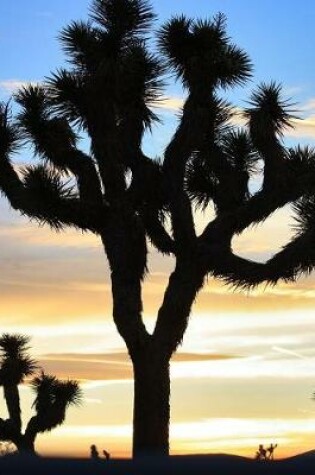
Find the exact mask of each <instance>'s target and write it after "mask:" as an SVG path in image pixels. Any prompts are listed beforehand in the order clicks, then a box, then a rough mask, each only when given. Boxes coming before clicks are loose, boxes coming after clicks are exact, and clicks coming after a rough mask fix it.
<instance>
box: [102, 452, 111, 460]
mask: <svg viewBox="0 0 315 475" xmlns="http://www.w3.org/2000/svg"><path fill="white" fill-rule="evenodd" d="M103 454H104V457H105V459H106V460H109V459H110V453H109V452H107V450H103Z"/></svg>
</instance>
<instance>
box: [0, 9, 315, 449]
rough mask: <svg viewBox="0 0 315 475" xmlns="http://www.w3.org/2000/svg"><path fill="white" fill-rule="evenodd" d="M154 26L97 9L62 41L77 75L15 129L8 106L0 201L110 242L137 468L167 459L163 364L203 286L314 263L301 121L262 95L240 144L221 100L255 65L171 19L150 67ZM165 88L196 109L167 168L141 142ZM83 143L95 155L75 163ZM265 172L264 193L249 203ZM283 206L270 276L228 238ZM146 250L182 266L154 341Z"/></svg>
mask: <svg viewBox="0 0 315 475" xmlns="http://www.w3.org/2000/svg"><path fill="white" fill-rule="evenodd" d="M153 19H154V14H153V12H152V9H151V7H150V5H149V3H148V2H147V1H146V0H93V1H92V6H91V10H90V18H89V21H88V22H72V23H71V24H70V25H69V26H68V27H66V28H65V29H64V30H63V31H62V33H61V37H60V38H61V42H62V44H63V47H64V50H65V52H66V54H67V55H68V57H69V59H70V64H71V66H70V67H69V69H68V70H66V69H60V70H58V71H57V72H56V73H54V74H52V75H51V77H50V78H49V79H47V80H46V81H45V83H44V84H42V85H40V86H29V87H26V88H24V89H22V90H21V91H20V92H19V93H18V94H17V96H16V100H17V102H18V104H19V105H20V107H21V110H20V113H19V116H18V117H17V120H15V121H14V120H11V118H10V112H9V108H8V106H7V105H3V106H2V108H1V114H0V190H1V191H2V192H3V193H4V194H5V195H6V196H7V198H8V199H9V201H10V203H11V205H12V207H13V208H14V209H17V210H20V212H22V213H23V214H24V215H27V216H29V217H31V218H34V219H36V220H38V221H39V222H40V223H48V224H49V225H50V226H51V227H52V228H55V229H57V230H60V229H63V228H65V227H67V226H72V227H74V228H77V229H80V230H83V231H90V232H92V233H95V234H97V235H99V236H100V239H101V241H102V244H103V247H104V250H105V252H106V255H107V258H108V261H109V265H110V269H111V281H112V294H113V318H114V321H115V324H116V326H117V329H118V332H119V333H120V335H121V336H122V337H123V339H124V340H125V342H126V346H127V349H128V352H129V355H130V357H131V360H132V363H133V367H134V380H135V387H134V391H135V398H134V414H133V420H134V434H133V452H134V455H138V454H141V453H159V454H167V453H168V450H169V418H170V406H169V395H170V377H169V361H170V358H171V356H172V354H173V353H174V352H175V351H176V349H177V347H178V346H179V344H180V343H181V341H182V339H183V336H184V333H185V330H186V327H187V324H188V319H189V314H190V310H191V306H192V304H193V302H194V300H195V298H196V295H197V293H198V291H199V290H200V289H201V288H202V286H203V284H204V281H205V279H206V277H207V276H211V277H213V276H214V277H219V278H222V279H223V280H224V281H225V282H227V283H232V284H233V285H235V286H240V287H246V288H251V287H254V286H256V285H258V284H259V283H261V282H263V281H265V282H267V283H271V284H276V283H277V282H278V280H279V279H284V280H293V279H295V278H296V277H297V275H298V274H299V273H302V272H309V271H310V270H311V269H312V268H313V265H314V263H315V251H314V249H315V247H314V246H313V244H314V238H315V218H314V217H315V198H314V194H313V193H314V184H315V153H314V151H313V149H311V148H307V147H305V148H300V147H298V148H296V149H288V148H285V146H284V144H283V141H282V133H283V130H284V129H285V128H286V127H289V126H290V125H291V122H290V119H291V115H290V113H291V111H290V104H289V103H288V102H287V101H284V100H283V99H282V95H281V87H280V86H279V85H277V84H275V83H271V84H269V85H266V84H262V85H261V86H259V87H258V89H257V90H256V92H254V93H253V95H252V97H251V101H250V104H249V107H248V108H247V110H246V111H245V113H244V115H245V118H246V121H247V126H246V127H245V128H243V129H242V130H238V129H233V128H232V127H231V124H230V123H229V120H230V119H231V118H232V117H233V114H235V109H233V108H232V107H231V106H230V105H229V104H228V103H227V102H225V101H224V100H223V99H222V98H221V97H220V94H222V92H224V90H226V89H227V88H231V87H233V86H236V85H242V84H243V83H244V82H245V81H246V80H247V78H248V77H249V76H250V74H251V62H250V60H249V58H248V56H247V54H246V53H245V52H244V51H243V50H242V49H240V48H239V47H237V46H236V45H235V44H233V43H232V41H231V40H230V38H229V37H228V36H227V34H226V25H225V19H224V16H223V15H222V14H219V15H217V16H215V17H214V18H213V19H211V20H192V19H189V18H186V17H184V16H176V17H174V18H172V19H171V20H170V21H168V22H167V23H165V24H164V26H162V27H161V28H160V30H159V33H158V36H157V39H158V41H157V53H156V54H153V53H152V52H150V49H149V43H148V41H147V37H148V35H149V32H150V26H151V23H152V20H153ZM166 73H174V74H175V76H176V78H177V79H178V80H180V81H181V82H182V84H183V87H184V88H185V90H186V92H187V99H186V101H185V103H184V106H183V110H182V112H181V117H180V120H179V124H178V128H177V130H176V133H175V134H174V136H173V138H172V139H171V141H170V143H169V145H168V146H167V147H166V149H165V152H164V156H163V157H162V159H161V160H160V161H158V160H152V159H150V158H148V157H147V156H145V154H144V153H143V151H142V148H141V143H142V138H143V133H144V131H145V130H146V129H148V128H150V127H151V126H152V124H153V123H154V122H157V120H158V119H157V116H156V114H155V112H154V111H153V110H152V108H150V107H151V106H152V105H154V103H158V100H159V99H160V98H161V97H162V94H163V79H165V74H166ZM79 129H81V131H84V133H85V134H86V135H87V136H88V137H89V139H90V144H91V150H90V153H86V152H83V151H82V150H80V149H79V148H78V135H77V132H78V130H79ZM21 136H22V138H23V140H27V141H30V142H31V143H32V144H33V145H34V151H35V153H36V155H37V156H38V157H39V158H41V159H43V164H42V165H39V166H28V167H26V168H24V170H23V171H22V173H18V171H17V169H16V168H15V167H14V166H13V165H12V164H11V162H10V156H11V154H12V153H13V152H15V151H16V150H17V149H18V146H19V138H20V137H21ZM257 161H260V163H263V164H264V168H263V172H262V174H263V184H262V187H261V189H260V190H259V191H258V192H251V191H250V189H249V187H248V183H249V179H250V178H252V177H253V176H254V174H255V171H257ZM260 168H262V167H260ZM65 179H68V180H69V181H68V182H67V181H65ZM211 203H212V204H213V205H214V209H215V212H216V215H215V218H214V219H213V220H212V221H211V222H209V223H208V225H207V226H206V227H205V229H204V231H203V232H202V233H201V234H200V235H197V233H196V229H195V225H194V211H195V208H196V207H201V208H202V209H207V208H208V206H210V205H211ZM287 203H293V204H294V208H295V212H296V214H297V218H296V219H297V224H296V226H297V235H296V236H295V237H294V239H293V240H292V242H290V243H289V244H288V245H286V246H285V247H284V248H283V249H282V250H281V251H280V252H279V253H278V254H277V255H275V256H274V257H273V258H271V259H270V260H269V261H268V262H266V263H256V262H253V261H251V260H247V259H244V258H241V257H239V256H237V255H235V254H234V253H233V251H232V249H231V241H232V238H233V236H234V235H237V234H239V233H241V232H242V231H243V230H245V229H246V228H247V227H248V226H250V225H252V224H258V223H260V222H261V221H263V220H265V219H266V218H267V217H268V216H269V215H271V214H272V213H273V212H274V211H275V210H277V209H278V208H280V207H283V206H284V205H286V204H287ZM168 222H170V223H171V226H170V227H169V226H167V223H168ZM169 228H171V229H169ZM147 238H148V239H149V240H150V241H151V243H152V244H153V246H155V248H156V249H157V250H158V251H159V252H161V253H164V254H168V255H171V256H173V257H174V260H175V269H174V271H173V272H172V274H171V276H170V279H169V282H168V285H167V288H166V291H165V294H164V297H163V301H162V304H161V307H160V309H159V311H158V315H157V321H156V325H155V329H154V331H153V333H152V334H150V333H149V332H148V331H147V329H146V327H145V325H144V322H143V319H142V298H141V288H142V282H143V280H144V279H145V276H146V273H148V268H147ZM17 417H18V416H16V420H17V421H18V418H17Z"/></svg>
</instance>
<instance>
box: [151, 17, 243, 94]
mask: <svg viewBox="0 0 315 475" xmlns="http://www.w3.org/2000/svg"><path fill="white" fill-rule="evenodd" d="M158 45H159V48H160V49H161V51H162V52H163V54H164V55H165V57H166V60H167V61H168V65H169V67H170V68H172V69H173V70H174V71H175V73H176V76H177V77H178V78H179V79H181V80H182V82H183V84H184V85H185V86H186V87H188V88H195V89H200V88H207V89H208V90H212V89H213V88H214V87H217V86H221V87H223V88H226V87H230V86H235V85H237V84H242V83H243V82H244V81H246V79H248V77H249V76H250V75H251V62H250V60H249V58H248V56H247V54H246V53H245V52H244V51H243V50H242V49H240V48H238V47H237V46H236V45H234V44H233V43H231V41H230V39H229V37H228V36H227V34H226V21H225V16H224V15H222V14H218V15H217V16H215V17H214V19H212V20H206V21H204V20H195V21H194V20H191V19H189V18H186V17H185V16H178V17H174V18H172V19H171V20H170V21H169V22H167V23H166V24H165V25H164V26H163V27H162V28H161V29H160V31H159V36H158Z"/></svg>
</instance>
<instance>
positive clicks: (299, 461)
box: [0, 451, 315, 475]
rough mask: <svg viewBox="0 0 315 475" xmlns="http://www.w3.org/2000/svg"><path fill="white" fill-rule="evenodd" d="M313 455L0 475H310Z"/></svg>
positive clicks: (13, 465) (54, 463) (69, 466)
mask: <svg viewBox="0 0 315 475" xmlns="http://www.w3.org/2000/svg"><path fill="white" fill-rule="evenodd" d="M314 473H315V451H312V452H307V453H305V454H302V455H298V456H296V457H292V458H289V459H285V460H275V461H274V462H256V461H254V460H251V459H247V458H243V457H237V456H233V455H193V456H178V457H170V458H169V459H158V458H154V459H143V460H140V461H137V462H133V461H131V460H110V461H108V462H106V461H103V460H102V461H99V462H93V461H90V460H87V459H82V460H81V459H46V458H39V457H38V458H35V459H28V458H22V457H17V456H13V457H12V456H11V457H4V458H2V459H0V475H20V474H21V475H22V474H23V475H25V474H32V475H99V474H105V475H106V474H109V475H111V474H113V475H116V474H117V475H142V474H148V475H168V474H170V475H186V474H187V475H225V474H227V475H252V474H258V475H260V474H262V475H263V474H268V475H269V474H270V475H282V474H286V475H309V474H312V475H314Z"/></svg>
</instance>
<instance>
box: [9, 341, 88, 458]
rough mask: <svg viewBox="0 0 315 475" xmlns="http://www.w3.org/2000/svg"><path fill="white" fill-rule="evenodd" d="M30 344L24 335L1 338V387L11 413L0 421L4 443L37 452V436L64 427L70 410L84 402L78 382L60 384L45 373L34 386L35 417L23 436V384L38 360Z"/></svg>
mask: <svg viewBox="0 0 315 475" xmlns="http://www.w3.org/2000/svg"><path fill="white" fill-rule="evenodd" d="M28 342H29V338H28V337H26V336H24V335H8V334H3V335H2V336H1V337H0V351H1V359H0V386H2V387H3V394H4V399H5V402H6V406H7V409H8V414H9V418H8V419H5V420H4V419H0V440H3V441H10V442H12V443H13V444H14V445H15V446H16V447H17V450H18V451H19V452H28V453H34V452H35V447H34V444H35V439H36V437H37V435H38V434H39V433H42V432H46V431H51V430H52V429H53V428H55V427H57V426H58V425H60V424H62V423H63V422H64V420H65V416H66V410H67V408H68V407H69V406H70V405H72V404H79V403H80V401H81V391H80V388H79V386H78V383H77V382H76V381H70V380H68V381H60V380H58V379H57V378H56V377H55V376H50V375H46V374H44V372H41V374H40V375H39V376H36V377H34V378H33V379H32V380H31V385H32V388H33V390H34V393H35V400H34V403H33V407H34V409H35V415H34V416H33V417H31V419H30V420H29V422H28V424H27V425H26V428H25V431H24V433H23V432H22V420H21V408H20V397H19V384H21V383H23V382H24V379H25V378H26V377H30V376H32V375H33V374H34V372H35V370H36V368H37V365H36V362H35V360H33V359H32V358H31V357H30V356H29V355H28V350H29V347H28Z"/></svg>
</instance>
